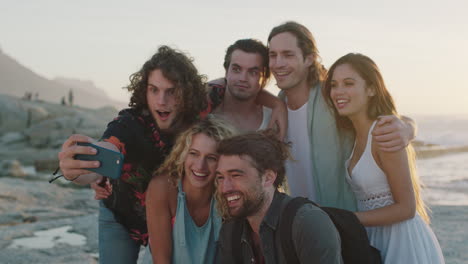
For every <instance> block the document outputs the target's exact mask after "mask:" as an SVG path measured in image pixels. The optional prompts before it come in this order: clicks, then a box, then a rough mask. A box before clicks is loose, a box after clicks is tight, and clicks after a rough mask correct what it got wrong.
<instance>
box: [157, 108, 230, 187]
mask: <svg viewBox="0 0 468 264" xmlns="http://www.w3.org/2000/svg"><path fill="white" fill-rule="evenodd" d="M235 132H236V130H235V129H234V127H232V126H231V125H229V124H228V123H226V122H225V121H223V120H221V119H219V118H215V117H213V116H208V117H207V118H206V119H203V120H201V121H198V122H197V123H195V124H194V125H192V126H191V127H190V128H188V129H187V130H186V131H185V132H183V133H181V134H180V135H179V136H178V137H177V140H176V143H175V145H174V147H173V148H172V151H171V153H170V154H169V156H168V157H167V158H166V160H165V161H164V163H163V164H162V165H161V167H159V169H158V170H157V171H156V172H155V173H154V174H153V177H155V176H156V175H169V179H170V181H171V182H172V183H173V184H174V186H177V184H178V182H179V181H180V179H181V178H182V176H183V175H184V161H185V157H186V156H187V152H188V150H189V148H190V146H191V145H192V140H193V136H195V135H197V134H205V135H207V136H208V137H210V138H212V139H214V140H215V141H216V142H217V143H218V142H220V141H221V140H223V139H225V138H228V137H231V136H233V135H234V134H235Z"/></svg>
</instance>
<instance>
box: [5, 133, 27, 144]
mask: <svg viewBox="0 0 468 264" xmlns="http://www.w3.org/2000/svg"><path fill="white" fill-rule="evenodd" d="M25 140H26V137H25V136H24V134H23V133H21V132H8V133H6V134H5V135H3V136H2V137H1V138H0V142H1V143H2V144H4V145H10V144H14V143H18V142H22V141H25Z"/></svg>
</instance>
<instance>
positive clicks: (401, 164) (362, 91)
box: [324, 53, 444, 264]
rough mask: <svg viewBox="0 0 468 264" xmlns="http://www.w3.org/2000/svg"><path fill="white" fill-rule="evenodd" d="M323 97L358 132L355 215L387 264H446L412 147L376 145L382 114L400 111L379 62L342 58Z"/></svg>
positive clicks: (353, 163)
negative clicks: (384, 148)
mask: <svg viewBox="0 0 468 264" xmlns="http://www.w3.org/2000/svg"><path fill="white" fill-rule="evenodd" d="M324 96H325V97H326V98H327V102H328V104H329V105H330V106H331V107H332V109H333V112H334V114H335V118H336V123H337V126H338V127H339V129H341V130H342V131H347V130H348V131H352V132H353V133H354V134H355V138H356V140H355V143H354V149H353V152H352V154H351V156H350V157H349V159H348V160H347V161H346V167H347V169H348V175H347V181H348V183H349V184H350V186H351V188H352V190H353V191H354V193H355V195H356V199H357V203H358V212H356V216H357V217H358V219H359V220H360V221H361V223H362V224H363V225H364V226H365V227H366V230H367V234H368V236H369V240H370V242H371V244H372V245H373V246H374V247H376V248H378V249H379V250H380V253H381V256H382V260H383V263H385V264H390V263H425V264H430V263H444V258H443V255H442V251H441V249H440V246H439V243H438V241H437V238H436V237H435V235H434V233H433V232H432V230H431V228H430V227H429V216H428V214H427V212H426V206H425V204H424V202H423V200H422V199H421V196H420V183H419V178H418V176H417V174H416V171H415V164H414V163H415V159H414V154H413V150H412V147H411V146H408V147H407V148H405V149H402V150H400V151H396V152H385V151H382V150H381V149H380V148H378V147H377V146H376V144H374V140H373V137H372V135H371V134H372V131H373V129H374V127H375V126H376V123H377V121H378V118H379V116H382V115H396V114H397V113H396V109H395V105H394V102H393V99H392V97H391V95H390V94H389V92H388V90H387V89H386V87H385V84H384V81H383V78H382V75H381V73H380V70H379V69H378V67H377V65H376V64H375V63H374V62H373V61H372V60H371V59H370V58H368V57H366V56H364V55H361V54H354V53H350V54H347V55H345V56H343V57H341V58H340V59H338V61H336V62H335V63H334V64H333V65H332V67H331V68H330V70H329V73H328V76H327V80H326V82H325V89H324Z"/></svg>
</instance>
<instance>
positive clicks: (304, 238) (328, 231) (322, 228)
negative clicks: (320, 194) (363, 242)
mask: <svg viewBox="0 0 468 264" xmlns="http://www.w3.org/2000/svg"><path fill="white" fill-rule="evenodd" d="M293 223H294V224H293V229H292V239H293V242H294V246H295V248H296V253H297V256H298V258H299V261H300V263H323V264H341V263H343V260H342V258H341V240H340V235H339V233H338V231H337V230H336V228H335V225H334V224H333V222H332V221H331V219H330V217H328V215H327V214H326V213H325V212H324V211H322V210H321V209H320V208H318V207H316V206H313V205H312V204H305V205H303V206H302V207H301V208H300V209H299V210H298V211H297V213H296V216H295V218H294V222H293Z"/></svg>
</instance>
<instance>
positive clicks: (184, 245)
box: [172, 183, 221, 264]
mask: <svg viewBox="0 0 468 264" xmlns="http://www.w3.org/2000/svg"><path fill="white" fill-rule="evenodd" d="M178 189H179V193H178V195H177V210H176V217H175V223H174V226H173V229H172V263H173V264H186V263H193V264H210V263H214V258H215V253H216V241H218V235H219V230H220V229H221V217H220V216H219V215H218V213H217V212H216V209H215V208H216V206H215V203H216V200H215V199H214V197H213V198H212V199H211V205H210V215H209V217H208V219H207V221H206V223H205V224H203V226H197V225H196V224H195V222H194V221H193V219H192V217H191V216H190V213H189V211H188V209H187V200H186V198H185V192H184V191H183V190H182V183H179V185H178Z"/></svg>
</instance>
